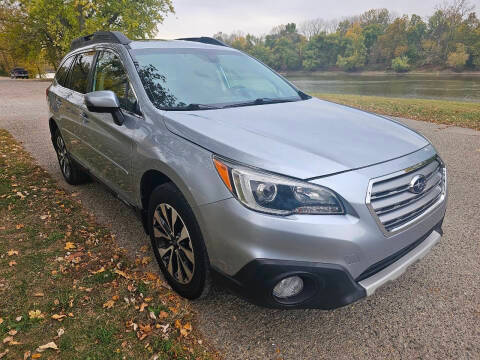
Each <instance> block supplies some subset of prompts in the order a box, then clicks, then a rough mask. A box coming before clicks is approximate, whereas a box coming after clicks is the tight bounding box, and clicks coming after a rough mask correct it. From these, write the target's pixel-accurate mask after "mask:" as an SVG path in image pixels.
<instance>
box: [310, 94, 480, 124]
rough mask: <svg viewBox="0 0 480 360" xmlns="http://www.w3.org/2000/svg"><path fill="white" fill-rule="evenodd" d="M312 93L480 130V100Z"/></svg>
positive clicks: (382, 111) (375, 109)
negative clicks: (475, 101) (465, 100)
mask: <svg viewBox="0 0 480 360" xmlns="http://www.w3.org/2000/svg"><path fill="white" fill-rule="evenodd" d="M314 96H316V97H318V98H320V99H324V100H328V101H332V102H335V103H338V104H344V105H348V106H352V107H355V108H359V109H362V110H366V111H370V112H374V113H377V114H383V115H389V116H396V117H403V118H407V119H414V120H422V121H428V122H433V123H437V124H445V125H456V126H461V127H466V128H470V129H474V130H480V103H474V102H459V101H445V100H428V99H405V98H387V97H379V96H362V95H342V94H314Z"/></svg>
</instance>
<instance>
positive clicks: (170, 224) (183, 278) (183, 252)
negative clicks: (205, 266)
mask: <svg viewBox="0 0 480 360" xmlns="http://www.w3.org/2000/svg"><path fill="white" fill-rule="evenodd" d="M153 237H154V239H155V243H156V247H157V249H158V253H159V255H160V258H161V260H162V262H163V264H164V266H165V268H166V269H167V271H168V273H169V274H170V275H171V276H172V277H173V278H174V279H175V280H176V281H177V282H179V283H180V284H188V283H189V282H190V281H191V280H192V278H193V274H194V272H195V256H194V250H193V246H192V241H191V239H190V233H189V232H188V229H187V226H186V225H185V223H184V221H183V219H182V217H181V216H180V215H179V214H178V212H177V211H176V210H175V209H174V208H173V207H172V206H170V205H168V204H165V203H162V204H159V205H158V206H157V207H156V209H155V212H154V213H153Z"/></svg>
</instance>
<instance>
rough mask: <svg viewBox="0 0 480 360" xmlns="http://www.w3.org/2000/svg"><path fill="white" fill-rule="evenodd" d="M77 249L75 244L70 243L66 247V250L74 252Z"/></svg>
mask: <svg viewBox="0 0 480 360" xmlns="http://www.w3.org/2000/svg"><path fill="white" fill-rule="evenodd" d="M75 248H76V246H75V244H74V243H72V242H70V241H67V242H66V244H65V247H64V249H65V250H72V249H75Z"/></svg>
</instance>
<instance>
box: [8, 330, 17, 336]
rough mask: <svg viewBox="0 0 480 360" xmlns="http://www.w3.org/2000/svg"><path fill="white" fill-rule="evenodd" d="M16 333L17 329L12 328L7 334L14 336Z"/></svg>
mask: <svg viewBox="0 0 480 360" xmlns="http://www.w3.org/2000/svg"><path fill="white" fill-rule="evenodd" d="M17 333H18V331H17V330H15V329H12V330H10V331H9V332H8V335H10V336H15V335H17Z"/></svg>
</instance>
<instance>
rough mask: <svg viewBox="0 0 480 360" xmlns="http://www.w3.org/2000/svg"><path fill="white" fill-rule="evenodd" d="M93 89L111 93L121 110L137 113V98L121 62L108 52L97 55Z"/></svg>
mask: <svg viewBox="0 0 480 360" xmlns="http://www.w3.org/2000/svg"><path fill="white" fill-rule="evenodd" d="M93 89H94V91H99V90H111V91H113V92H114V93H115V94H116V95H117V97H118V100H119V101H120V106H121V108H122V109H124V110H127V111H130V112H134V113H138V110H137V107H138V106H137V98H136V96H135V94H134V92H133V89H132V86H131V84H130V81H129V80H128V77H127V73H126V71H125V68H124V67H123V64H122V61H121V60H120V58H119V57H118V56H117V55H115V54H113V53H112V52H110V51H102V52H101V53H100V54H99V55H98V59H97V64H96V67H95V74H94V77H93Z"/></svg>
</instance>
